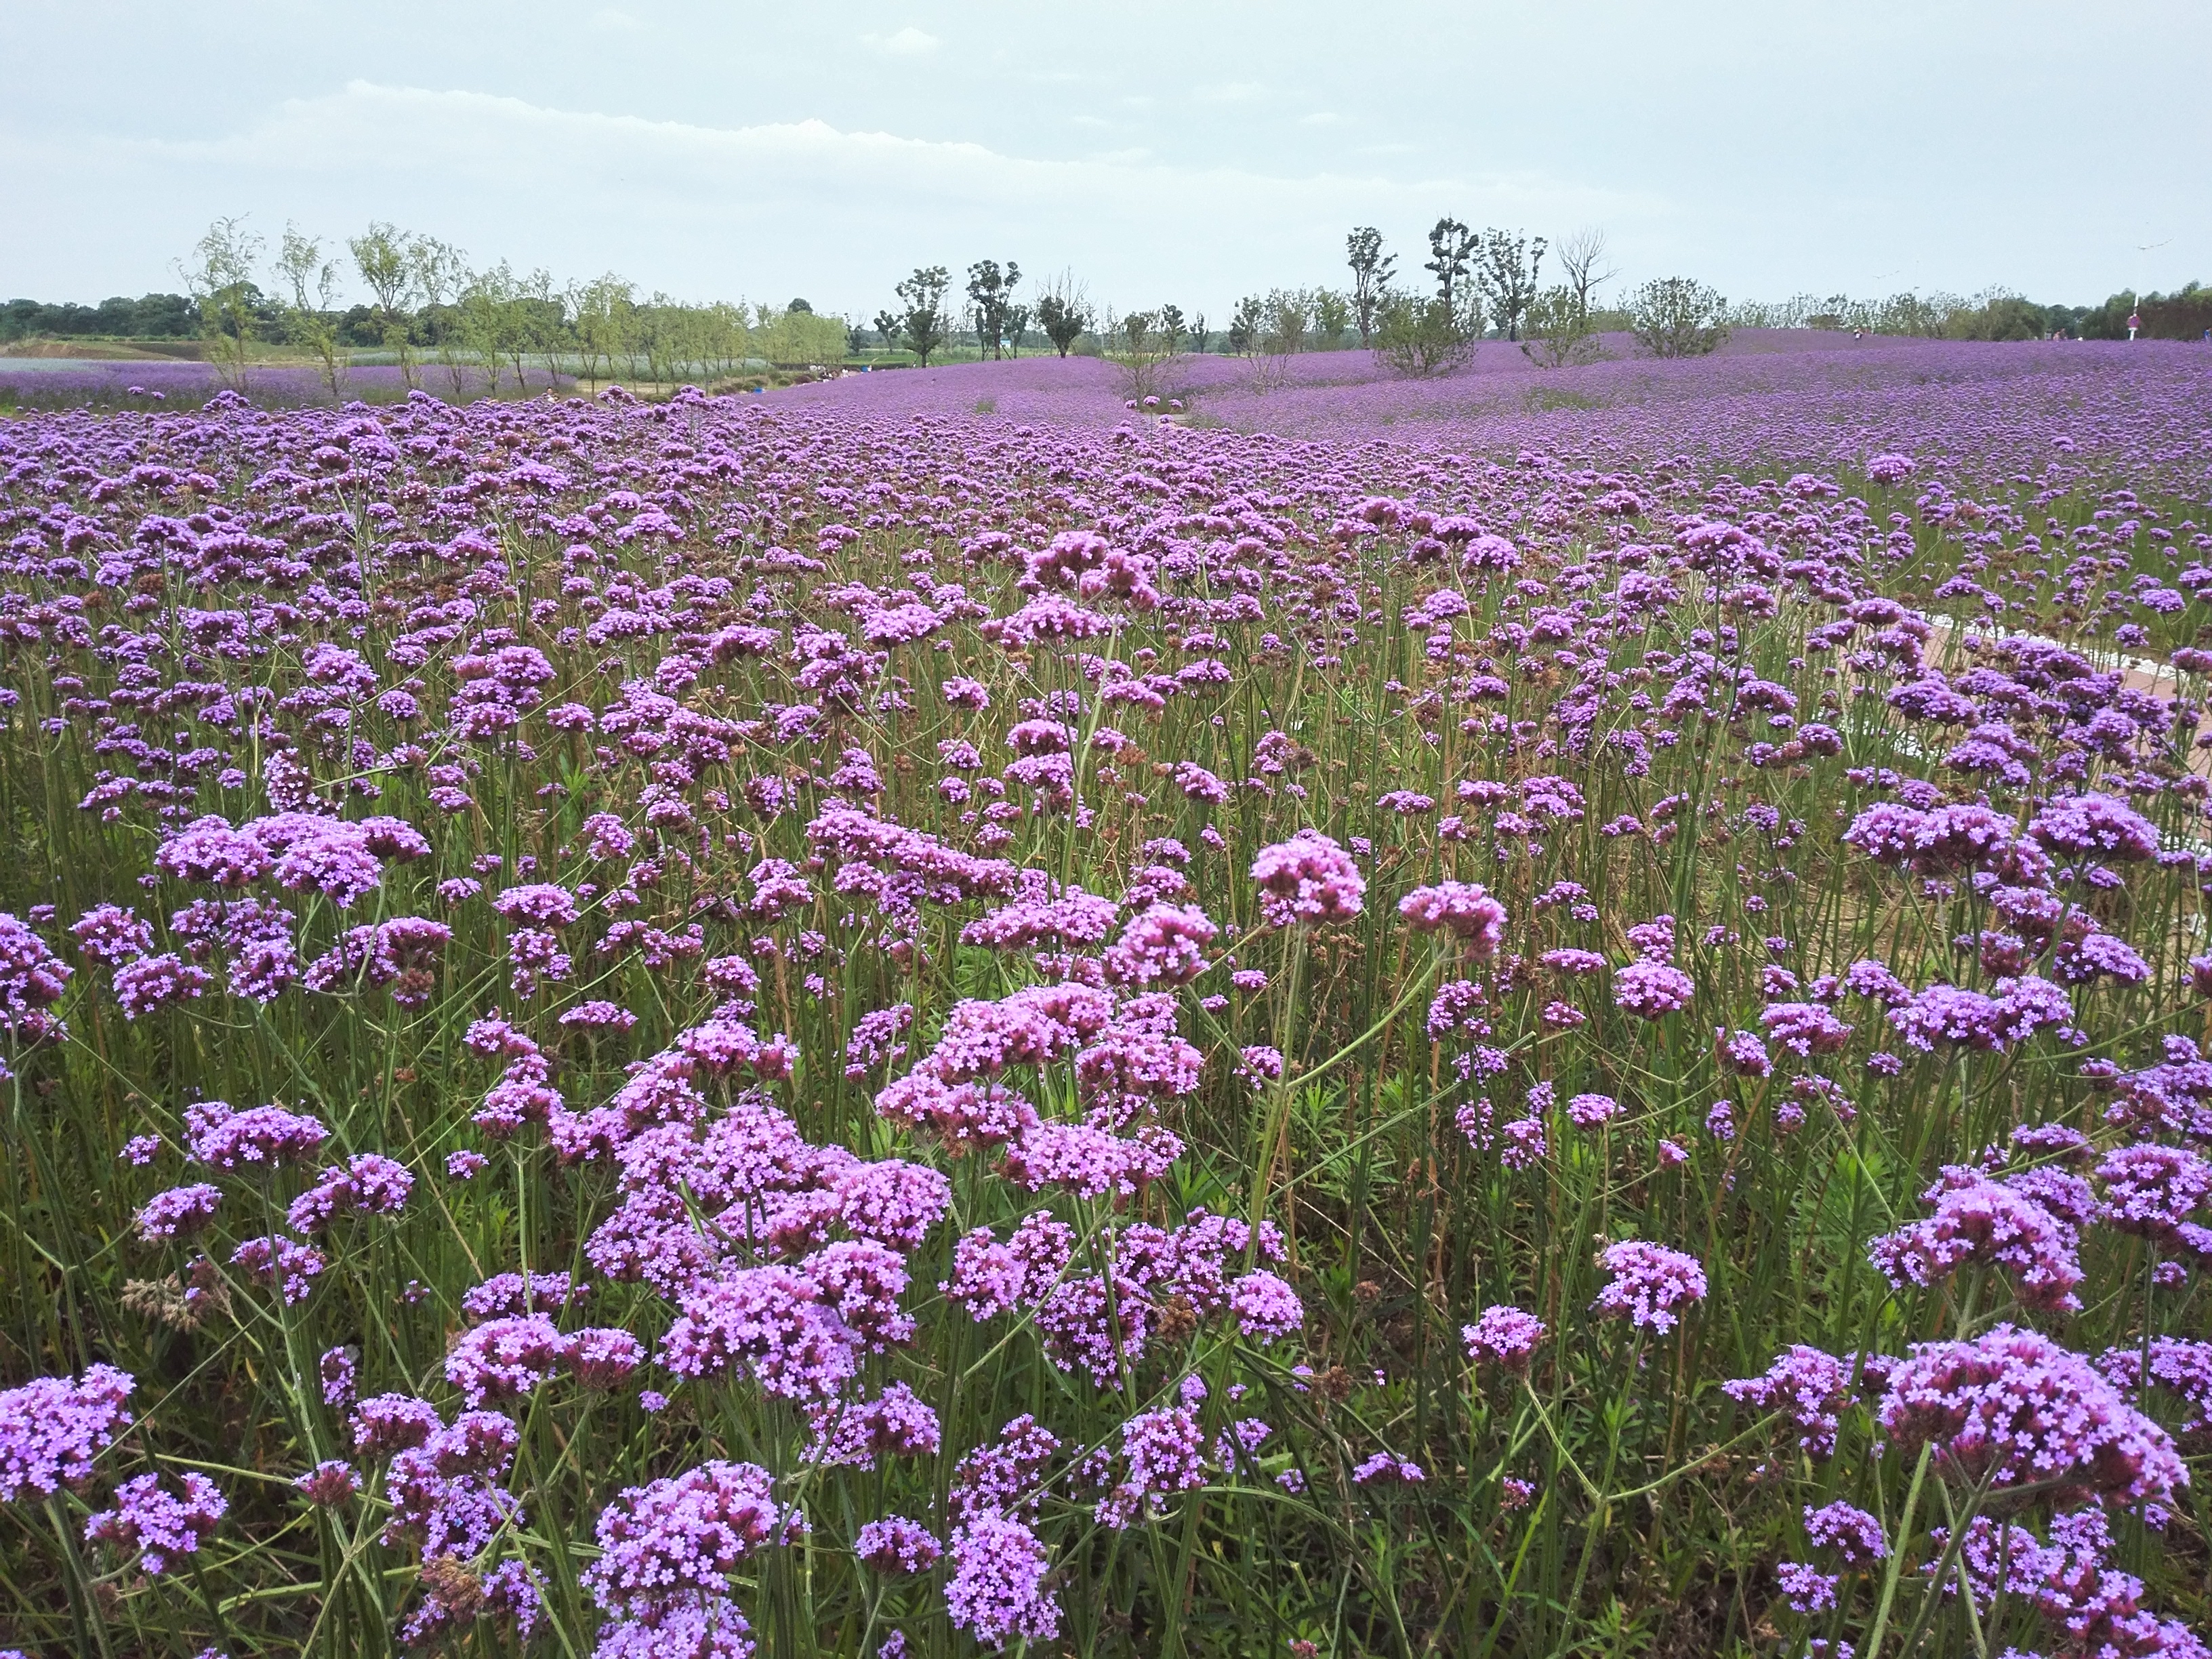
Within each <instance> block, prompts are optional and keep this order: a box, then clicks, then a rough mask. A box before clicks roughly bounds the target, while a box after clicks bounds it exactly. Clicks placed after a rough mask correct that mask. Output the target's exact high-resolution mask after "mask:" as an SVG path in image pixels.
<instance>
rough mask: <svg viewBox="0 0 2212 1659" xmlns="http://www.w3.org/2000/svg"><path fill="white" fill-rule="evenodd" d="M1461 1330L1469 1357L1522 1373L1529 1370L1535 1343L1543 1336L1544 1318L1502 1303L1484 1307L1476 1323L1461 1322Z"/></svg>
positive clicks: (1461, 1336)
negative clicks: (1463, 1323)
mask: <svg viewBox="0 0 2212 1659" xmlns="http://www.w3.org/2000/svg"><path fill="white" fill-rule="evenodd" d="M1459 1334H1460V1340H1462V1341H1463V1342H1464V1343H1466V1344H1467V1357H1468V1358H1469V1359H1472V1360H1474V1361H1475V1362H1477V1363H1478V1364H1480V1363H1482V1362H1484V1361H1487V1362H1489V1363H1490V1364H1495V1365H1500V1366H1503V1367H1504V1369H1505V1370H1509V1371H1511V1372H1514V1373H1516V1374H1521V1373H1525V1372H1526V1371H1527V1370H1528V1362H1529V1360H1530V1358H1532V1357H1533V1356H1534V1353H1535V1352H1536V1345H1537V1344H1538V1343H1539V1342H1541V1341H1542V1340H1544V1322H1543V1321H1542V1320H1541V1319H1539V1318H1537V1317H1536V1316H1535V1315H1534V1314H1532V1313H1523V1312H1522V1310H1520V1309H1518V1308H1515V1307H1510V1306H1508V1305H1506V1304H1498V1305H1497V1306H1494V1307H1489V1308H1485V1309H1484V1310H1482V1314H1481V1316H1480V1317H1479V1318H1478V1319H1476V1321H1475V1322H1474V1324H1472V1325H1462V1326H1461V1327H1460V1332H1459Z"/></svg>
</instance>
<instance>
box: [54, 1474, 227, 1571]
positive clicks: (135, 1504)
mask: <svg viewBox="0 0 2212 1659" xmlns="http://www.w3.org/2000/svg"><path fill="white" fill-rule="evenodd" d="M184 1488H185V1495H184V1497H183V1498H175V1497H173V1496H171V1495H170V1494H169V1493H168V1492H165V1491H163V1490H162V1487H161V1477H160V1476H159V1475H155V1474H142V1475H137V1476H136V1477H134V1478H132V1479H131V1480H126V1481H125V1482H124V1483H123V1484H122V1485H121V1486H118V1487H117V1488H116V1489H115V1507H114V1508H113V1509H112V1510H101V1511H100V1513H98V1514H97V1515H94V1516H93V1517H92V1518H91V1519H90V1520H88V1521H87V1522H85V1525H84V1537H85V1541H86V1542H87V1543H88V1544H93V1543H102V1544H109V1545H112V1546H113V1547H114V1548H115V1550H116V1551H117V1553H119V1554H122V1555H125V1556H131V1555H136V1556H137V1559H138V1565H140V1566H142V1567H143V1568H144V1569H145V1570H146V1571H148V1572H149V1573H152V1574H155V1576H156V1577H158V1576H159V1575H161V1574H162V1573H164V1572H167V1571H168V1570H169V1565H170V1563H171V1562H172V1561H173V1560H174V1559H175V1558H176V1557H178V1556H180V1555H197V1553H199V1547H200V1546H201V1545H202V1544H203V1543H204V1542H205V1541H207V1540H208V1539H209V1538H210V1536H212V1535H213V1534H214V1532H215V1529H216V1527H218V1526H220V1525H221V1524H222V1517H223V1516H225V1515H226V1514H228V1512H229V1510H230V1505H229V1504H228V1503H227V1502H226V1501H225V1500H224V1498H223V1495H222V1492H220V1491H219V1490H217V1489H216V1484H215V1482H214V1481H212V1480H209V1479H208V1478H207V1477H206V1476H205V1475H204V1474H187V1475H185V1477H184Z"/></svg>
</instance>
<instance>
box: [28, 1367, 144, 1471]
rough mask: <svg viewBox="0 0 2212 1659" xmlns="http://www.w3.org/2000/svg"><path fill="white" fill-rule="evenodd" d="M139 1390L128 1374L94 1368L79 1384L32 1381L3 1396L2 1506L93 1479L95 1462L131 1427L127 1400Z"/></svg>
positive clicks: (60, 1380) (49, 1378)
mask: <svg viewBox="0 0 2212 1659" xmlns="http://www.w3.org/2000/svg"><path fill="white" fill-rule="evenodd" d="M136 1387H137V1383H136V1382H135V1381H134V1380H133V1378H132V1377H131V1374H130V1372H128V1371H120V1370H116V1369H115V1367H114V1366H112V1365H91V1366H88V1367H87V1368H86V1370H85V1373H84V1375H83V1376H82V1377H80V1378H78V1379H77V1380H76V1381H75V1382H71V1381H70V1379H69V1378H68V1377H65V1376H40V1377H34V1378H33V1379H32V1380H31V1381H30V1382H28V1383H24V1384H23V1386H22V1387H21V1388H19V1389H8V1390H7V1391H6V1392H4V1393H0V1504H13V1503H15V1502H16V1501H17V1500H18V1499H19V1498H22V1497H23V1496H24V1495H25V1494H27V1493H32V1494H35V1495H37V1496H38V1497H40V1498H50V1497H52V1495H53V1494H54V1492H56V1491H57V1490H58V1488H60V1487H62V1486H82V1485H83V1484H84V1483H85V1482H86V1481H88V1480H91V1479H92V1462H93V1459H94V1458H95V1457H96V1456H98V1455H100V1453H101V1452H102V1451H104V1450H105V1449H106V1448H107V1447H108V1446H109V1445H111V1444H112V1443H113V1442H114V1439H115V1437H116V1436H117V1435H118V1434H119V1433H121V1432H122V1431H123V1430H125V1428H127V1427H129V1426H130V1425H131V1413H129V1412H127V1411H125V1409H124V1408H123V1402H124V1401H125V1400H127V1399H129V1398H130V1397H131V1390H132V1389H134V1388H136Z"/></svg>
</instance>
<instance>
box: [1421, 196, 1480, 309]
mask: <svg viewBox="0 0 2212 1659" xmlns="http://www.w3.org/2000/svg"><path fill="white" fill-rule="evenodd" d="M1481 244H1482V239H1481V237H1480V236H1479V235H1478V234H1476V233H1474V231H1471V230H1469V229H1468V228H1467V227H1466V226H1465V225H1463V224H1462V223H1460V222H1459V221H1458V220H1456V219H1452V218H1443V219H1439V220H1437V222H1436V223H1435V224H1434V225H1433V226H1431V228H1430V229H1429V258H1428V259H1427V261H1426V262H1425V264H1423V265H1422V266H1421V269H1422V270H1425V271H1427V272H1428V273H1429V274H1430V275H1431V276H1434V277H1435V278H1436V279H1437V298H1438V299H1440V300H1442V301H1443V302H1444V305H1445V307H1447V308H1448V309H1450V310H1452V311H1453V312H1454V313H1457V311H1458V309H1459V308H1460V307H1461V306H1462V304H1463V302H1464V301H1465V298H1466V296H1467V293H1468V286H1469V279H1470V277H1471V275H1472V273H1473V270H1474V256H1475V252H1476V251H1477V250H1478V249H1479V248H1480V246H1481Z"/></svg>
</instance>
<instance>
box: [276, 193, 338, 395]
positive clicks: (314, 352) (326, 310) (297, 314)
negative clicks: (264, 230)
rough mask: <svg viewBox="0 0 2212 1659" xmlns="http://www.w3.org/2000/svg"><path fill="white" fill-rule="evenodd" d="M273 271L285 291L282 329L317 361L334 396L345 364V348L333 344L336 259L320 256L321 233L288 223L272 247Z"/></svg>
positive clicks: (293, 341) (336, 339)
mask: <svg viewBox="0 0 2212 1659" xmlns="http://www.w3.org/2000/svg"><path fill="white" fill-rule="evenodd" d="M276 274H277V275H278V276H280V277H282V278H283V284H284V289H283V291H284V293H285V294H286V295H287V296H288V302H287V303H286V305H285V307H284V331H285V334H286V335H287V337H289V339H290V340H291V343H293V344H294V345H296V346H299V347H301V349H304V350H306V351H307V353H308V354H309V355H310V356H313V358H314V360H315V361H316V362H317V363H318V364H319V365H320V366H321V368H322V371H323V384H324V385H325V386H328V387H329V388H330V392H331V397H332V398H336V397H337V395H338V391H339V386H340V385H341V383H342V382H343V380H344V378H345V364H346V355H345V351H344V349H343V347H341V346H340V345H339V344H338V319H337V299H338V266H337V260H335V259H325V258H324V257H323V244H322V239H321V238H319V237H316V236H308V235H306V234H302V233H301V231H300V229H299V228H298V227H296V226H294V225H290V224H288V225H286V226H285V227H284V237H283V241H282V242H280V243H279V244H278V247H277V254H276Z"/></svg>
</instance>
